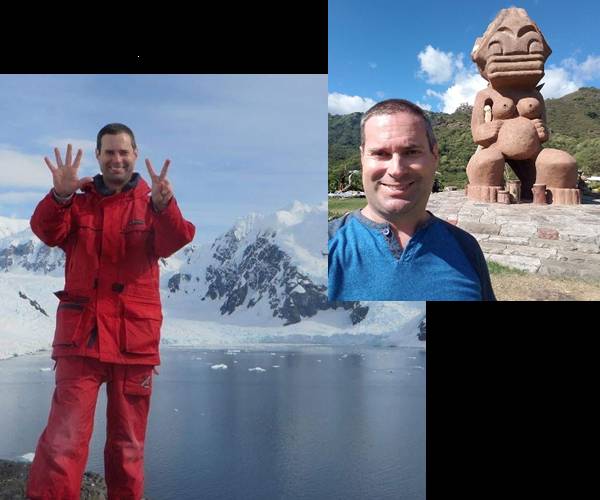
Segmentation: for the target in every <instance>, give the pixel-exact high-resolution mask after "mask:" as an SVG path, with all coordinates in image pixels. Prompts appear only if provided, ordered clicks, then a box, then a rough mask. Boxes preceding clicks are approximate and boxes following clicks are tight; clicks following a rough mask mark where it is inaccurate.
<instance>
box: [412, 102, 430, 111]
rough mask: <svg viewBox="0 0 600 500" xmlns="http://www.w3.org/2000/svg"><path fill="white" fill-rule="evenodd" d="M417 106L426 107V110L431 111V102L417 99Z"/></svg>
mask: <svg viewBox="0 0 600 500" xmlns="http://www.w3.org/2000/svg"><path fill="white" fill-rule="evenodd" d="M415 104H416V105H417V106H419V107H420V108H421V109H424V110H426V111H431V104H423V103H422V102H419V101H417V102H416V103H415Z"/></svg>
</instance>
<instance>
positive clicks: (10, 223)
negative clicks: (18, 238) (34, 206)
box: [0, 216, 29, 239]
mask: <svg viewBox="0 0 600 500" xmlns="http://www.w3.org/2000/svg"><path fill="white" fill-rule="evenodd" d="M28 227H29V221H28V220H27V219H11V218H9V217H2V216H0V239H2V238H5V237H6V236H10V235H11V234H15V233H19V232H21V231H23V230H25V229H27V228H28Z"/></svg>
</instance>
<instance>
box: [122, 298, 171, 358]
mask: <svg viewBox="0 0 600 500" xmlns="http://www.w3.org/2000/svg"><path fill="white" fill-rule="evenodd" d="M125 300H126V301H124V302H123V316H124V321H125V346H124V347H125V352H128V353H131V354H157V353H158V343H159V341H160V327H161V325H162V313H161V310H160V302H157V303H150V302H138V301H132V300H131V298H130V297H127V298H126V299H125Z"/></svg>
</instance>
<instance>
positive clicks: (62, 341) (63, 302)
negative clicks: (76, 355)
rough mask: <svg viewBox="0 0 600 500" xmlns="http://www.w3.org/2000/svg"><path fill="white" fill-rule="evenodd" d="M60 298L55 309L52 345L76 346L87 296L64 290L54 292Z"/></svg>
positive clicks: (87, 300) (87, 299)
mask: <svg viewBox="0 0 600 500" xmlns="http://www.w3.org/2000/svg"><path fill="white" fill-rule="evenodd" d="M54 295H56V296H57V297H58V298H59V299H60V303H59V304H58V309H57V310H56V330H55V331H54V341H53V342H52V346H53V347H54V346H76V345H77V339H78V335H77V333H78V331H79V330H80V329H81V328H80V324H81V321H82V319H83V313H84V311H85V304H86V303H87V302H89V298H88V297H82V296H78V295H72V294H70V293H68V292H65V291H64V290H60V291H58V292H54Z"/></svg>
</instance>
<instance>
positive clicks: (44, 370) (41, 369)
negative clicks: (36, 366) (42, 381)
mask: <svg viewBox="0 0 600 500" xmlns="http://www.w3.org/2000/svg"><path fill="white" fill-rule="evenodd" d="M40 371H41V372H51V371H52V368H40Z"/></svg>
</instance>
